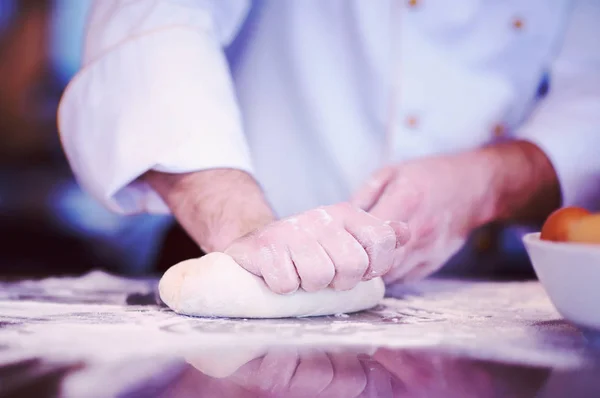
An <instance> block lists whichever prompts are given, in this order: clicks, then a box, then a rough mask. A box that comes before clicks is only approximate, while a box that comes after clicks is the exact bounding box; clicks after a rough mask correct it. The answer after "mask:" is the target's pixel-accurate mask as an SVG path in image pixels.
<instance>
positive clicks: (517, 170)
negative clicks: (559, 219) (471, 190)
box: [478, 141, 561, 222]
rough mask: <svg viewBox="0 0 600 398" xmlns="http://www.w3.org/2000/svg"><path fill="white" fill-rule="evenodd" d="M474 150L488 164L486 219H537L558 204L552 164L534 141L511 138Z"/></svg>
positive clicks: (558, 190) (555, 176)
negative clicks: (505, 141) (512, 139)
mask: <svg viewBox="0 0 600 398" xmlns="http://www.w3.org/2000/svg"><path fill="white" fill-rule="evenodd" d="M478 153H479V155H480V156H481V157H482V158H486V162H487V165H488V169H487V172H488V173H489V175H488V176H487V178H488V180H489V181H490V183H489V188H490V189H489V195H488V198H487V200H488V203H489V205H488V208H487V213H486V218H487V220H486V221H487V222H491V221H517V222H538V221H541V220H543V219H545V217H547V215H548V214H550V212H552V211H553V210H554V209H556V208H557V207H558V206H560V201H561V194H560V184H559V181H558V177H557V175H556V172H555V170H554V167H553V166H552V164H551V163H550V161H549V159H548V158H547V156H546V155H545V154H544V152H543V151H542V150H541V149H539V148H538V147H537V146H536V145H535V144H533V143H530V142H527V141H513V142H508V143H502V144H497V145H493V146H489V147H486V148H483V149H481V150H479V151H478Z"/></svg>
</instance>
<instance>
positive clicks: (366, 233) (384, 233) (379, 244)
mask: <svg viewBox="0 0 600 398" xmlns="http://www.w3.org/2000/svg"><path fill="white" fill-rule="evenodd" d="M345 227H346V230H347V231H348V232H349V233H350V234H351V235H352V236H353V237H354V238H355V239H356V240H357V241H358V242H359V243H360V244H361V246H362V247H363V248H364V249H365V252H366V253H367V256H368V257H369V266H368V268H367V270H366V271H365V274H364V275H363V279H364V280H369V279H372V278H376V277H379V276H382V275H383V274H385V273H387V272H388V271H389V270H390V268H391V267H392V265H393V262H394V250H395V248H396V241H397V239H396V232H395V231H394V229H393V228H392V227H391V226H390V225H388V224H386V223H384V222H381V221H380V220H379V219H377V218H375V217H373V216H372V215H370V214H368V213H365V212H363V211H357V212H355V213H353V214H350V215H349V216H348V217H347V218H346V219H345Z"/></svg>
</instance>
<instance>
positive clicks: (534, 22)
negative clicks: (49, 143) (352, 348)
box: [58, 0, 600, 294]
mask: <svg viewBox="0 0 600 398" xmlns="http://www.w3.org/2000/svg"><path fill="white" fill-rule="evenodd" d="M598 38H600V3H599V2H597V1H594V0H587V1H584V0H581V1H575V0H573V1H569V0H530V1H526V2H525V1H520V0H510V1H503V2H499V1H493V0H457V1H452V2H448V1H445V0H382V1H368V0H328V1H322V0H302V1H300V0H287V1H282V0H264V1H245V0H214V1H211V0H133V1H132V0H127V1H126V0H97V1H96V2H95V3H94V4H93V6H92V9H91V12H90V16H89V21H88V31H87V38H86V43H85V49H84V59H83V65H82V68H81V70H80V71H79V72H78V74H77V75H76V76H75V77H74V79H73V80H72V81H71V82H70V84H69V86H68V87H67V89H66V91H65V93H64V96H63V98H62V100H61V104H60V108H59V115H58V116H59V130H60V135H61V140H62V143H63V147H64V150H65V152H66V154H67V157H68V159H69V162H70V164H71V166H72V168H73V171H74V173H75V174H76V176H77V179H78V181H79V182H80V184H81V186H82V187H84V189H86V190H87V191H88V192H90V193H91V194H92V195H93V196H94V197H95V198H97V199H98V200H99V201H101V202H102V203H103V204H104V205H105V206H106V207H107V208H109V209H111V210H113V211H115V212H118V213H121V214H134V213H143V212H146V213H170V214H172V215H173V216H174V217H175V218H176V219H177V221H178V222H179V224H181V225H182V226H183V228H184V229H185V231H186V232H187V234H189V236H190V237H191V238H192V239H193V240H194V242H195V243H196V244H197V245H198V246H199V247H200V248H201V249H202V250H203V251H204V252H211V251H224V252H226V253H228V254H229V255H230V256H232V257H233V258H234V259H235V260H236V261H237V262H238V263H239V264H240V265H241V266H242V267H244V268H245V269H247V270H248V271H250V272H252V273H254V274H256V275H258V276H261V277H263V278H264V280H265V281H266V283H267V284H268V286H269V287H270V288H271V289H272V290H273V291H274V292H276V293H282V294H285V293H290V292H293V291H295V290H297V289H299V288H302V289H304V290H307V291H316V290H319V289H323V288H325V287H328V286H330V287H333V288H334V289H339V290H344V289H350V288H352V287H353V286H355V285H356V284H357V283H358V282H359V281H361V280H368V279H371V278H374V277H378V276H383V277H384V279H385V280H386V281H387V282H396V281H409V280H413V279H418V278H422V277H424V276H426V275H428V274H430V273H432V272H434V271H435V270H437V269H438V268H440V267H441V266H442V265H443V264H444V263H445V262H446V261H447V260H448V259H449V258H450V257H451V256H452V255H453V254H455V253H456V252H457V251H458V250H459V249H460V248H461V246H462V245H464V243H465V241H466V239H467V237H468V236H469V234H470V233H471V232H472V231H473V230H474V229H476V228H478V227H480V226H482V225H485V224H488V223H490V222H497V221H500V222H502V221H524V220H541V219H543V218H544V217H545V216H547V215H548V213H549V212H551V211H552V210H554V209H555V208H557V207H558V206H561V205H565V206H566V205H582V206H587V207H590V206H593V203H594V200H595V199H597V198H598V194H599V193H600V192H598V191H600V184H598V181H599V179H600V156H599V155H598V153H599V152H598V151H599V149H598V148H600V67H599V66H600V45H598Z"/></svg>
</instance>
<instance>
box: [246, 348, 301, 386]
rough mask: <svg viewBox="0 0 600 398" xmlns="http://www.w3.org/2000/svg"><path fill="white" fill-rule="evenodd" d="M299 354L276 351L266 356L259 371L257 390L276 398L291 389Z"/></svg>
mask: <svg viewBox="0 0 600 398" xmlns="http://www.w3.org/2000/svg"><path fill="white" fill-rule="evenodd" d="M298 359H299V358H298V353H297V351H296V350H294V349H286V350H281V351H280V350H274V351H270V352H269V353H267V355H265V357H264V358H263V359H262V361H261V363H260V367H259V369H258V377H257V380H256V386H257V389H258V390H259V391H261V392H268V393H270V394H273V395H274V396H281V393H283V392H285V391H286V390H288V389H289V385H290V382H291V380H292V377H293V376H294V373H295V372H296V368H297V366H298Z"/></svg>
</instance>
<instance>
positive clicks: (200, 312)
mask: <svg viewBox="0 0 600 398" xmlns="http://www.w3.org/2000/svg"><path fill="white" fill-rule="evenodd" d="M158 288H159V291H160V298H161V299H162V301H164V303H165V304H167V305H168V306H169V307H170V308H171V309H172V310H173V311H175V312H177V313H179V314H184V315H192V316H203V317H227V318H287V317H307V316H321V315H333V314H339V313H350V312H357V311H362V310H366V309H369V308H372V307H374V306H375V305H377V303H379V301H380V300H381V299H383V296H384V293H385V286H384V284H383V281H382V280H381V278H376V279H371V280H370V281H364V282H360V283H359V284H358V285H357V286H356V287H355V288H354V289H352V290H348V291H336V290H333V289H331V288H327V289H323V290H320V291H317V292H313V293H308V292H305V291H304V290H302V289H299V290H297V291H296V292H295V293H292V294H287V295H280V294H276V293H273V292H272V291H271V290H270V289H269V288H268V286H267V285H266V284H265V282H264V281H263V280H262V278H259V277H257V276H256V275H254V274H251V273H250V272H248V271H246V270H245V269H244V268H242V267H241V266H239V265H238V264H237V263H236V262H235V261H234V260H233V259H232V258H231V257H230V256H228V255H227V254H224V253H210V254H207V255H206V256H204V257H201V258H197V259H191V260H186V261H182V262H180V263H178V264H176V265H174V266H172V267H171V268H170V269H169V270H167V272H165V274H164V275H163V277H162V278H161V280H160V283H159V286H158Z"/></svg>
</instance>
